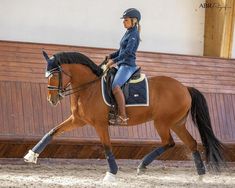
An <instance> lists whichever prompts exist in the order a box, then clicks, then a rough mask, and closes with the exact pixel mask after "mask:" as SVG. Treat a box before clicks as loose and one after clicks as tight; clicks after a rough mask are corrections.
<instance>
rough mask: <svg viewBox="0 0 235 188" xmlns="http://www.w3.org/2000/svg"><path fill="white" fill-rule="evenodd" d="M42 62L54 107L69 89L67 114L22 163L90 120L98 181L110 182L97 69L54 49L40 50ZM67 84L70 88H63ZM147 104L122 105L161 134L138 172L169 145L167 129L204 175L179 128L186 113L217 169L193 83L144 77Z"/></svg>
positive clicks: (216, 144)
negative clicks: (98, 154) (103, 162)
mask: <svg viewBox="0 0 235 188" xmlns="http://www.w3.org/2000/svg"><path fill="white" fill-rule="evenodd" d="M43 55H44V57H45V59H46V62H47V71H46V77H47V78H48V95H47V100H48V101H49V102H50V103H51V105H53V106H55V105H57V104H58V103H59V101H60V100H62V99H63V97H64V95H65V93H66V92H70V93H69V94H71V116H70V117H69V118H68V119H67V120H65V121H64V122H63V123H61V124H60V125H58V126H56V127H55V128H53V129H51V130H50V131H49V132H48V133H47V134H45V135H44V137H43V138H42V139H41V140H40V141H39V142H38V143H37V144H36V146H35V147H34V148H33V149H32V150H29V152H28V153H27V154H26V155H25V157H24V160H25V161H26V162H31V163H36V162H37V158H38V156H39V154H40V153H41V152H42V151H43V150H44V148H45V147H46V146H47V145H48V143H49V142H50V141H51V140H52V138H54V137H55V136H58V135H60V134H62V133H64V132H66V131H70V130H72V129H74V128H77V127H82V126H85V125H87V124H89V125H92V126H93V127H94V128H95V130H96V132H97V134H98V136H99V138H100V141H101V143H102V145H103V147H104V153H105V156H106V159H107V162H108V166H109V170H108V171H107V172H106V175H105V177H104V181H114V180H115V175H116V174H117V172H118V166H117V164H116V161H115V157H114V155H113V153H112V146H111V141H110V136H109V131H108V128H109V123H108V113H109V107H108V106H107V105H106V104H105V102H104V101H103V98H102V93H101V92H102V91H101V79H100V78H101V76H102V74H103V70H102V69H101V67H100V66H97V65H96V64H95V63H94V62H92V60H91V59H89V58H88V57H87V56H85V55H84V54H81V53H78V52H60V53H56V54H54V55H53V56H52V57H51V58H49V56H48V55H47V53H46V52H45V51H43ZM69 85H71V89H68V88H69V87H68V86H69ZM148 85H149V106H144V107H143V106H141V107H138V106H134V107H127V110H126V111H127V114H128V117H129V120H128V125H127V126H133V125H139V124H142V123H144V122H147V121H153V122H154V127H155V128H156V131H157V132H158V134H159V136H160V138H161V147H158V148H156V149H154V150H153V151H152V152H150V153H149V154H147V155H146V156H145V157H144V158H143V159H142V160H141V162H140V164H139V166H138V167H137V172H138V173H144V172H145V171H146V166H148V165H149V164H150V163H151V162H152V161H153V160H154V159H156V158H157V157H158V156H160V155H161V154H162V153H164V152H165V151H167V150H168V149H169V148H172V147H174V145H175V142H174V140H173V138H172V136H171V132H170V131H171V130H172V131H173V132H175V133H176V135H177V136H178V137H179V138H180V139H181V140H182V141H183V143H184V144H185V145H186V146H187V147H188V148H189V149H190V151H191V152H192V156H193V159H194V162H195V166H196V169H197V173H198V175H203V174H205V165H204V163H203V161H202V158H201V155H200V153H199V151H198V149H197V142H196V140H195V139H194V138H193V137H192V136H191V134H190V133H189V132H188V130H187V129H186V127H185V124H186V120H187V117H188V114H189V112H191V117H192V120H193V122H194V124H195V126H196V127H197V128H198V130H199V133H200V137H201V141H202V144H203V146H204V149H205V159H206V162H207V163H208V164H210V166H211V167H212V168H214V169H219V167H220V165H221V164H222V163H223V162H224V157H223V153H224V151H223V144H222V143H221V142H220V141H219V140H218V139H217V138H216V136H215V134H214V133H213V130H212V127H211V121H210V116H209V111H208V106H207V103H206V99H205V97H204V96H203V94H202V93H201V92H200V91H198V90H197V89H195V88H193V87H186V86H184V85H183V84H181V83H180V82H179V81H177V80H175V79H173V78H170V77H166V76H155V77H149V78H148Z"/></svg>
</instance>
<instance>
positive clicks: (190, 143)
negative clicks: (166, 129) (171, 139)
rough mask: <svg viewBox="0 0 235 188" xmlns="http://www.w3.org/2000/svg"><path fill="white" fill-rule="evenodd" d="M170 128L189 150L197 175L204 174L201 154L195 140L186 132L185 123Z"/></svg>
mask: <svg viewBox="0 0 235 188" xmlns="http://www.w3.org/2000/svg"><path fill="white" fill-rule="evenodd" d="M171 129H172V130H173V131H174V132H175V133H176V135H177V136H178V137H179V138H180V139H181V140H182V141H183V143H184V144H185V145H186V146H187V147H188V148H189V149H190V150H191V152H192V156H193V159H194V162H195V165H196V168H197V173H198V175H202V174H205V166H204V164H203V161H202V159H201V155H200V153H199V151H198V150H197V142H196V140H195V139H194V138H193V137H192V136H191V134H190V133H189V132H188V130H187V129H186V127H185V124H182V125H175V126H173V127H171Z"/></svg>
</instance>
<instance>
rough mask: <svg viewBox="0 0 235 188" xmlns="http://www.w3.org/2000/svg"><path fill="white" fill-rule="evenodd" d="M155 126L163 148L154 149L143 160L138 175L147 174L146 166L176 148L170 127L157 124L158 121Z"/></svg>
mask: <svg viewBox="0 0 235 188" xmlns="http://www.w3.org/2000/svg"><path fill="white" fill-rule="evenodd" d="M154 126H155V128H156V129H157V132H158V134H159V136H160V138H161V140H162V146H161V147H158V148H156V149H154V150H153V151H152V152H150V153H149V154H147V155H146V156H145V157H144V158H143V159H142V161H141V163H140V165H139V166H138V168H137V174H140V173H143V172H145V170H146V166H148V165H149V164H150V163H151V162H152V161H153V160H154V159H156V158H157V157H158V156H160V155H161V154H162V153H164V152H165V151H166V150H168V149H169V148H171V147H174V145H175V142H174V140H173V138H172V136H171V134H170V129H169V126H165V124H163V123H156V121H155V122H154Z"/></svg>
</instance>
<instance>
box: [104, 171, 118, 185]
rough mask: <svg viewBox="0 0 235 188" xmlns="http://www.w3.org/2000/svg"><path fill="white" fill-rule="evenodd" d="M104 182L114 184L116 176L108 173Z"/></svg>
mask: <svg viewBox="0 0 235 188" xmlns="http://www.w3.org/2000/svg"><path fill="white" fill-rule="evenodd" d="M103 182H105V183H114V182H116V177H115V174H112V173H110V172H106V174H105V177H104V179H103Z"/></svg>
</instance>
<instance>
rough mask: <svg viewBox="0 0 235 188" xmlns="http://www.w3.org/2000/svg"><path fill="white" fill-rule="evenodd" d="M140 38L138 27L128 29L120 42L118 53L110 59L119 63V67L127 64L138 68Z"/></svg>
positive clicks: (113, 54)
mask: <svg viewBox="0 0 235 188" xmlns="http://www.w3.org/2000/svg"><path fill="white" fill-rule="evenodd" d="M139 42H140V36H139V32H138V29H137V27H136V26H135V27H133V28H131V29H128V30H127V31H126V33H125V34H124V36H123V37H122V40H121V42H120V48H119V50H118V51H116V52H114V53H112V54H110V58H111V59H112V60H113V61H114V62H115V63H117V65H121V64H127V65H130V66H136V63H135V60H136V55H135V53H136V51H137V48H138V46H139Z"/></svg>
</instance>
